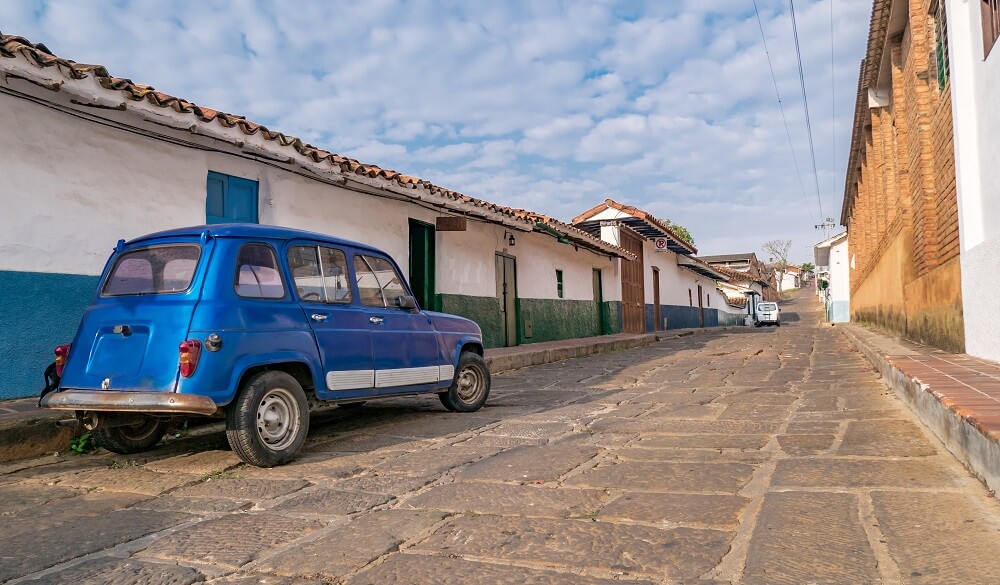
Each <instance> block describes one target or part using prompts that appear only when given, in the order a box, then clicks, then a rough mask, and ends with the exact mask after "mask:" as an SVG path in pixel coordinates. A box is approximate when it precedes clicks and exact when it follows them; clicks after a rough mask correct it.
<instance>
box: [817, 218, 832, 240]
mask: <svg viewBox="0 0 1000 585" xmlns="http://www.w3.org/2000/svg"><path fill="white" fill-rule="evenodd" d="M815 227H816V229H818V230H819V229H821V230H823V239H824V240H828V239H830V228H833V227H837V224H836V223H834V222H833V218H832V217H828V218H826V221H824V222H823V223H818V224H816V225H815Z"/></svg>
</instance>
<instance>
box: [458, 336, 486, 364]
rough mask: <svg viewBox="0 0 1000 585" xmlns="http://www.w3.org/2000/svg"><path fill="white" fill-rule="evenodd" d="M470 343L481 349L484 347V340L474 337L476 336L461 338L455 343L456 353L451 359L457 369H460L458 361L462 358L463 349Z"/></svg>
mask: <svg viewBox="0 0 1000 585" xmlns="http://www.w3.org/2000/svg"><path fill="white" fill-rule="evenodd" d="M469 343H474V344H476V345H478V346H480V347H482V346H483V340H482V339H480V338H479V337H476V336H474V335H467V336H463V337H459V338H458V341H457V342H456V343H455V351H454V354H453V355H452V358H451V363H452V365H454V366H455V367H456V368H457V367H458V359H459V358H460V357H462V348H463V347H465V346H466V345H467V344H469Z"/></svg>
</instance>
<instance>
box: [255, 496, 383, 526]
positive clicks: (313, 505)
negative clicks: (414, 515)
mask: <svg viewBox="0 0 1000 585" xmlns="http://www.w3.org/2000/svg"><path fill="white" fill-rule="evenodd" d="M390 500H392V496H387V495H385V494H375V493H365V492H355V491H345V490H338V489H329V488H314V489H309V490H303V491H302V492H299V493H297V494H295V495H294V496H292V497H290V498H288V499H285V500H283V501H282V502H281V503H280V504H278V505H276V506H273V507H271V508H269V509H270V510H271V511H273V512H277V513H279V514H294V515H296V516H308V517H317V518H319V519H327V520H328V519H331V518H333V517H335V516H348V515H350V514H357V513H358V512H363V511H365V510H369V509H371V508H374V507H376V506H381V505H382V504H385V503H386V502H388V501H390Z"/></svg>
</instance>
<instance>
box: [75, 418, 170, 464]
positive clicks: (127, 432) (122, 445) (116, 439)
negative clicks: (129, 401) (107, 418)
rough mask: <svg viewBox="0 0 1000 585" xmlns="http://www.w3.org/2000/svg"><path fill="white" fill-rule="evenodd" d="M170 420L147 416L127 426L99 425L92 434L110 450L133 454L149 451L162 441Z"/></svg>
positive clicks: (122, 453) (95, 439) (100, 443)
mask: <svg viewBox="0 0 1000 585" xmlns="http://www.w3.org/2000/svg"><path fill="white" fill-rule="evenodd" d="M168 426H170V421H167V420H163V419H159V418H153V417H151V416H150V417H146V420H144V421H142V422H141V423H138V424H134V425H130V426H127V427H111V428H108V429H105V428H101V427H98V428H96V429H94V431H93V433H92V434H91V436H92V437H93V438H94V442H95V443H97V444H98V445H99V446H101V447H104V448H105V449H107V450H108V451H111V452H114V453H118V454H120V455H131V454H132V453H141V452H143V451H147V450H149V449H150V448H152V447H153V445H156V444H157V443H159V442H160V439H162V438H163V435H164V434H166V432H167V427H168Z"/></svg>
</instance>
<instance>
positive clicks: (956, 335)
mask: <svg viewBox="0 0 1000 585" xmlns="http://www.w3.org/2000/svg"><path fill="white" fill-rule="evenodd" d="M928 8H929V4H928V0H909V1H908V2H907V1H901V0H896V1H895V2H890V1H888V0H876V1H875V3H874V8H873V12H872V22H871V28H870V36H869V41H868V53H867V57H866V59H865V61H864V62H863V63H862V68H861V78H860V81H859V87H858V102H857V106H856V109H855V118H854V135H853V138H852V147H851V157H850V165H849V167H848V170H847V184H846V186H845V197H844V208H843V212H842V216H841V222H842V223H843V224H844V225H846V226H847V228H848V237H849V246H850V250H851V254H852V259H851V271H850V278H851V313H852V320H855V321H861V322H869V323H874V324H877V325H880V326H883V327H886V328H889V329H892V330H894V331H896V332H898V333H900V334H902V335H904V336H906V337H908V338H910V339H913V340H915V341H919V342H921V343H926V344H929V345H933V346H936V347H940V348H942V349H946V350H950V351H963V350H964V345H965V341H964V324H963V318H962V305H961V272H960V267H959V259H958V255H959V241H958V201H957V196H956V191H955V155H954V153H955V151H954V140H953V132H952V111H951V93H950V87H949V85H948V82H947V81H946V82H945V84H944V87H943V88H941V87H939V82H938V76H937V71H936V69H935V51H936V47H937V38H936V30H935V20H934V17H933V15H932V14H929V11H928ZM890 12H892V13H894V14H890ZM903 22H905V27H903V28H902V29H901V30H891V27H890V23H897V24H895V26H896V27H897V28H899V26H902V25H901V24H898V23H903Z"/></svg>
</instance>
